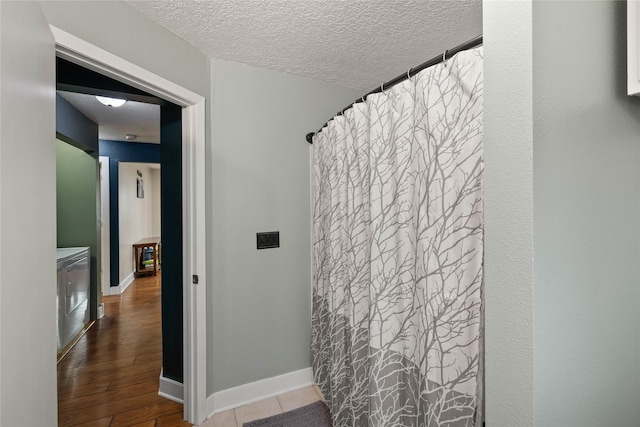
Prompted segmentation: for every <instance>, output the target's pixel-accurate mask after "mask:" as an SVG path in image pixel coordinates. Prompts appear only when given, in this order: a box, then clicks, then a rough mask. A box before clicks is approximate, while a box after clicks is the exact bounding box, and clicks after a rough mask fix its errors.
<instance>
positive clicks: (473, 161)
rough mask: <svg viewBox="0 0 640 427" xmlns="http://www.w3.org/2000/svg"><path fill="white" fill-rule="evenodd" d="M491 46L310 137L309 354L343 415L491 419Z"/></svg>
mask: <svg viewBox="0 0 640 427" xmlns="http://www.w3.org/2000/svg"><path fill="white" fill-rule="evenodd" d="M482 91H483V79H482V48H481V47H480V48H476V49H472V50H468V51H464V52H461V53H459V54H457V55H456V56H454V57H453V58H451V59H449V60H448V61H447V62H446V63H442V64H438V65H436V66H433V67H431V68H428V69H426V70H424V71H422V72H420V73H419V74H417V75H416V76H414V77H412V78H411V79H409V80H407V81H405V82H403V83H401V84H398V85H396V86H394V87H393V88H391V89H389V90H386V91H385V92H383V93H379V94H375V95H370V96H369V97H367V99H366V100H365V102H362V103H358V104H355V105H354V107H353V108H352V109H350V110H348V111H346V112H345V114H344V115H343V116H339V117H336V118H334V119H333V120H331V121H330V122H329V124H328V125H327V127H325V128H324V129H323V130H322V131H321V132H319V133H318V134H316V136H315V137H314V141H313V163H312V175H313V176H312V215H313V227H312V229H313V236H312V257H313V312H312V358H313V371H314V377H315V380H316V382H317V383H318V385H319V386H320V388H321V390H322V392H323V394H324V396H325V398H326V400H327V404H328V405H329V407H330V409H331V413H332V416H333V421H334V425H335V426H336V427H340V426H345V427H346V426H349V427H351V426H372V427H373V426H380V427H393V426H398V427H400V426H402V427H405V426H420V427H425V426H473V425H481V424H482V416H483V415H482V407H483V402H482V386H483V377H482V352H483V349H482V333H481V331H482V313H483V306H482V279H483V270H482V263H483V246H482V245H483V225H482V170H483V162H482V113H483V106H482Z"/></svg>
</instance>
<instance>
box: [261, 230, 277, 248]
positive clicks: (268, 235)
mask: <svg viewBox="0 0 640 427" xmlns="http://www.w3.org/2000/svg"><path fill="white" fill-rule="evenodd" d="M256 242H257V248H258V249H271V248H279V247H280V232H279V231H268V232H264V233H256Z"/></svg>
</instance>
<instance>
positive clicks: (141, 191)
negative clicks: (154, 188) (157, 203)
mask: <svg viewBox="0 0 640 427" xmlns="http://www.w3.org/2000/svg"><path fill="white" fill-rule="evenodd" d="M137 172H138V178H137V182H136V188H137V190H138V199H144V180H143V179H142V172H140V171H137Z"/></svg>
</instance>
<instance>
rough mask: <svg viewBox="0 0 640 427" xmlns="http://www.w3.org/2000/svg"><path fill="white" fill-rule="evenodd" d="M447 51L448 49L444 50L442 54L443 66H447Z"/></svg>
mask: <svg viewBox="0 0 640 427" xmlns="http://www.w3.org/2000/svg"><path fill="white" fill-rule="evenodd" d="M447 52H449V49H447V50H445V51H444V53H443V54H442V62H443V63H444V66H445V67H446V66H447Z"/></svg>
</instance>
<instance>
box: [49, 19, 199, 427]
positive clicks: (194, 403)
mask: <svg viewBox="0 0 640 427" xmlns="http://www.w3.org/2000/svg"><path fill="white" fill-rule="evenodd" d="M50 28H51V32H52V33H53V37H54V39H55V44H56V54H57V55H58V56H59V57H61V58H64V59H66V60H68V61H71V62H74V63H76V64H78V65H82V66H83V67H85V68H88V69H90V70H93V71H96V72H99V73H100V74H104V75H106V76H108V77H111V78H113V79H116V80H119V81H121V82H123V83H126V84H128V85H130V86H133V87H136V88H138V89H142V90H144V91H146V92H148V93H150V94H152V95H155V96H158V97H160V98H163V99H165V100H167V101H170V102H172V103H174V104H176V105H179V106H181V107H182V190H183V192H182V194H183V203H182V211H183V224H182V229H183V245H184V246H183V248H184V249H183V256H182V259H183V298H182V301H183V333H184V342H183V357H184V384H183V401H184V418H185V419H186V420H187V421H189V422H191V423H194V424H199V423H201V422H202V421H204V420H205V419H206V416H207V413H206V408H207V396H206V378H207V375H206V369H207V364H206V349H207V345H206V338H207V336H206V284H207V281H206V263H205V260H206V243H205V236H206V224H205V188H204V186H205V161H204V159H205V98H204V97H203V96H201V95H198V94H196V93H194V92H192V91H190V90H188V89H185V88H184V87H182V86H179V85H177V84H175V83H173V82H171V81H169V80H167V79H164V78H162V77H160V76H158V75H156V74H154V73H152V72H150V71H147V70H145V69H143V68H141V67H139V66H137V65H135V64H132V63H131V62H128V61H126V60H124V59H122V58H120V57H118V56H116V55H114V54H112V53H110V52H107V51H105V50H103V49H101V48H99V47H97V46H95V45H92V44H90V43H88V42H86V41H84V40H82V39H80V38H78V37H76V36H74V35H72V34H69V33H67V32H65V31H63V30H61V29H59V28H57V27H55V26H50ZM195 276H197V279H198V280H196V277H195ZM194 282H197V283H194Z"/></svg>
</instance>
